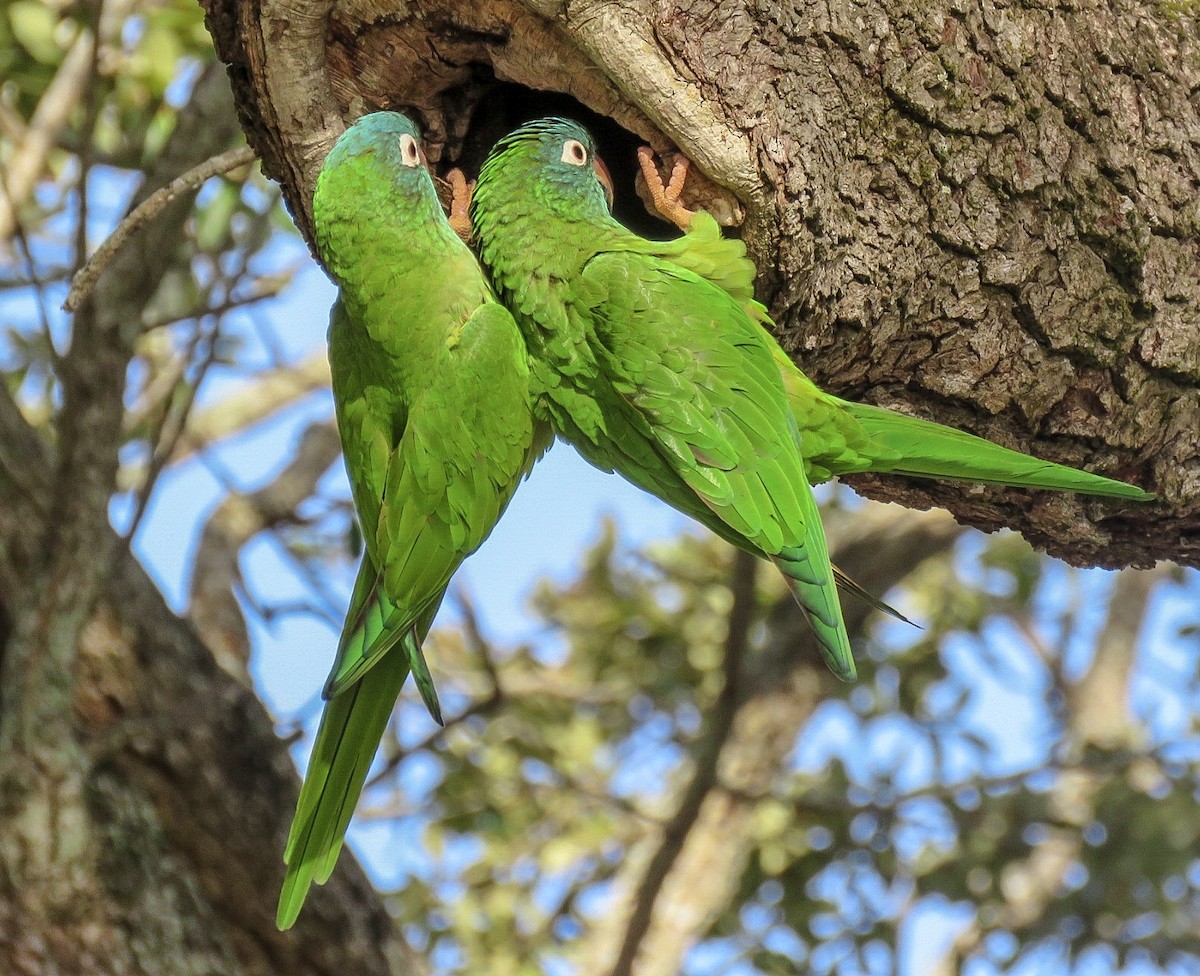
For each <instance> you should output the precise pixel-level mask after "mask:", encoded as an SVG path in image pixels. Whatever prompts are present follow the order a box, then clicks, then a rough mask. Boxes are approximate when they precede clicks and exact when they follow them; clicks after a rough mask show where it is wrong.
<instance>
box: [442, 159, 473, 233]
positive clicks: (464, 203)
mask: <svg viewBox="0 0 1200 976" xmlns="http://www.w3.org/2000/svg"><path fill="white" fill-rule="evenodd" d="M446 182H447V183H449V184H450V191H451V197H450V226H451V227H452V228H454V233H456V234H457V235H458V236H459V237H461V238H462V239H463V242H464V243H470V240H471V215H470V208H471V194H472V193H473V192H474V191H475V183H474V181H472V182H470V183H468V182H467V178H466V177H465V176H463V171H462V170H461V169H458V168H457V167H455V168H454V169H452V170H450V172H449V173H447V174H446Z"/></svg>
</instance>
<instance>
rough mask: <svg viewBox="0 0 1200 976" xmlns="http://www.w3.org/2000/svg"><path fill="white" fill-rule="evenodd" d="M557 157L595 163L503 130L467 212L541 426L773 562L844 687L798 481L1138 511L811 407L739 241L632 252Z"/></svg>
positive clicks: (1019, 468)
mask: <svg viewBox="0 0 1200 976" xmlns="http://www.w3.org/2000/svg"><path fill="white" fill-rule="evenodd" d="M572 142H577V143H579V144H580V146H581V147H582V148H583V150H584V152H585V155H586V156H587V158H588V160H590V159H591V158H592V156H593V154H594V150H593V145H592V141H591V138H590V137H589V136H588V134H587V133H586V131H584V130H583V129H582V128H581V127H579V126H577V125H576V124H574V123H571V122H568V121H565V120H561V119H544V120H541V121H539V122H533V123H530V124H528V125H526V126H523V127H522V128H521V129H518V130H517V131H516V132H514V133H512V134H511V135H509V136H507V137H506V138H505V139H503V140H501V142H500V143H499V144H498V145H497V147H496V148H495V149H494V150H493V152H492V154H491V155H490V156H489V158H488V161H487V162H486V163H485V164H484V168H483V172H482V173H481V174H480V179H479V184H478V186H477V187H476V191H475V200H474V204H473V216H474V224H475V229H476V232H477V234H478V236H479V239H480V244H481V251H482V257H483V261H484V264H485V266H487V267H488V269H489V270H490V272H491V274H492V277H493V281H494V283H495V284H496V286H497V290H498V291H499V292H500V294H501V296H502V297H503V298H504V300H505V301H506V303H507V304H508V305H509V307H510V308H511V309H512V310H513V312H514V314H515V315H516V317H517V321H518V323H519V324H520V325H521V328H522V331H523V333H524V334H525V337H526V340H527V342H528V344H529V348H530V353H531V359H532V362H531V369H532V373H533V383H534V389H535V393H536V394H537V395H538V404H539V409H541V410H543V411H544V412H545V413H546V415H547V416H548V417H549V418H550V419H551V420H552V422H553V423H554V424H555V426H556V428H557V429H558V430H559V432H560V433H561V434H562V436H563V437H564V438H565V439H567V440H569V441H570V442H571V443H573V444H574V445H575V446H576V447H577V448H578V449H579V450H580V452H581V453H582V454H583V455H584V456H585V457H586V458H587V459H588V460H589V461H591V462H592V463H594V464H596V465H597V466H599V467H601V468H605V469H609V470H617V471H619V472H621V473H622V474H624V475H625V476H626V477H627V478H629V479H630V480H631V481H633V482H634V483H635V484H638V485H639V486H641V487H642V488H645V489H646V490H648V491H650V492H652V493H654V494H656V495H658V496H659V497H660V498H662V499H664V500H665V501H667V502H669V503H670V504H672V505H673V506H675V507H676V508H679V509H680V510H682V511H684V512H686V513H687V514H690V515H692V516H693V517H695V518H697V519H698V520H699V521H701V522H703V523H704V524H705V525H707V526H708V527H709V528H711V529H712V530H713V531H715V532H717V533H718V534H719V535H721V536H723V537H724V538H726V539H728V540H729V541H731V542H734V543H735V544H737V545H740V546H742V547H743V548H746V549H749V550H750V551H753V552H757V553H759V554H760V555H766V556H768V557H770V558H772V559H773V560H774V561H775V563H776V565H778V566H779V567H780V568H781V569H782V570H783V572H784V574H785V576H787V577H788V578H789V581H790V582H791V584H792V587H793V591H794V592H795V594H796V596H797V598H798V599H799V601H800V603H801V605H802V606H803V607H804V608H805V609H806V610H807V611H808V613H809V618H810V620H811V621H812V622H813V625H814V629H815V631H816V633H817V637H818V639H819V641H820V643H821V645H822V648H823V651H824V653H825V657H826V660H827V661H828V662H829V664H830V665H831V667H832V669H833V670H834V671H835V673H838V674H839V675H840V676H841V677H844V678H852V677H853V676H854V673H855V671H854V665H853V660H852V659H851V658H850V654H849V646H848V642H847V641H846V638H845V632H844V628H843V627H842V623H841V616H840V609H839V608H838V606H837V598H836V594H835V592H834V591H833V587H832V584H831V582H830V571H829V567H828V553H827V550H826V544H825V538H824V534H823V531H822V529H821V526H820V520H819V517H818V514H817V510H816V506H815V503H814V501H813V499H812V495H811V493H810V492H809V490H808V485H809V483H810V482H811V483H814V484H815V483H817V482H820V481H824V480H826V479H828V478H829V477H831V476H833V475H838V474H850V473H857V472H866V471H873V472H881V473H882V472H892V473H898V474H909V475H917V476H924V477H935V478H954V479H962V480H972V481H988V482H994V483H998V484H1006V485H1016V486H1023V487H1042V488H1058V489H1064V490H1070V491H1083V492H1090V493H1093V494H1100V495H1111V496H1115V497H1120V498H1126V499H1131V500H1145V499H1148V498H1151V497H1153V496H1151V495H1148V494H1147V493H1146V492H1144V491H1142V490H1141V489H1140V488H1135V487H1133V486H1131V485H1126V484H1123V483H1122V482H1118V481H1113V480H1111V479H1108V478H1103V477H1101V476H1099V475H1092V474H1089V473H1087V472H1083V471H1077V470H1075V469H1073V468H1068V467H1066V466H1063V465H1057V464H1052V463H1050V462H1044V461H1039V460H1037V459H1034V458H1030V457H1028V456H1027V455H1024V454H1021V453H1019V452H1017V451H1011V450H1008V449H1007V448H1002V447H1000V446H998V445H996V444H992V443H990V442H988V441H986V440H983V439H981V438H978V437H974V436H973V435H970V434H966V433H964V432H962V431H957V430H953V429H951V428H948V427H943V426H941V425H939V424H934V423H930V422H928V421H923V420H918V419H915V418H911V417H906V416H903V415H901V414H898V413H895V412H893V411H888V410H884V409H881V408H878V407H872V406H867V405H864V404H855V403H850V402H847V401H845V400H841V399H839V398H838V397H834V396H831V395H829V394H827V393H824V392H823V391H821V390H820V389H818V388H817V387H816V386H815V385H814V384H813V383H812V382H811V381H809V380H808V378H807V377H805V376H804V374H803V373H801V372H800V370H799V369H798V368H797V367H796V366H795V364H794V363H792V361H791V359H790V358H789V357H788V356H787V354H786V353H785V352H784V351H783V350H782V349H781V348H780V347H779V345H778V343H776V342H775V340H774V339H773V338H771V337H770V335H769V334H768V332H767V331H766V329H765V328H761V327H762V326H765V327H767V328H770V327H771V325H772V323H771V321H770V318H769V317H768V315H767V313H766V310H765V309H764V308H763V307H762V306H761V305H759V304H758V303H757V302H756V301H754V298H753V279H754V266H753V264H752V263H751V262H750V261H749V260H748V259H747V258H746V256H745V250H744V248H743V246H742V244H741V242H739V241H732V240H724V239H722V237H721V235H720V230H719V228H718V227H717V225H716V222H715V221H714V220H713V219H712V218H711V217H710V216H709V215H707V214H703V213H701V214H698V215H697V217H696V219H695V221H694V223H693V226H692V228H691V230H690V232H689V233H688V234H687V235H685V236H684V237H683V238H680V239H678V240H676V241H670V242H666V243H658V242H652V241H646V240H643V239H642V238H639V237H637V236H635V235H633V234H632V233H630V232H629V231H628V230H626V229H625V228H624V227H622V226H621V225H620V224H619V223H617V222H616V221H615V220H613V219H612V217H611V216H610V215H609V213H608V207H607V204H606V200H605V192H604V188H603V187H602V185H601V182H600V177H599V176H598V174H597V173H596V172H593V170H592V169H590V168H588V167H585V166H580V165H576V164H575V162H574V161H573V157H572V156H570V154H569V145H570V143H572ZM731 353H733V355H731ZM768 374H771V375H768ZM781 394H782V400H783V404H784V406H783V408H782V410H781V408H780V399H781ZM797 442H798V448H797V446H796V445H797ZM797 450H798V452H799V454H800V456H801V458H800V461H799V466H798V465H797V462H796V461H795V458H794V457H793V453H794V452H795V451H797Z"/></svg>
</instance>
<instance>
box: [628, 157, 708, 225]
mask: <svg viewBox="0 0 1200 976" xmlns="http://www.w3.org/2000/svg"><path fill="white" fill-rule="evenodd" d="M637 154H638V163H639V165H640V166H641V167H642V176H643V177H644V178H645V180H646V188H647V189H648V190H649V191H650V198H651V199H652V200H653V201H654V209H655V210H657V211H658V212H659V213H660V214H662V216H664V217H665V218H666V219H667V220H669V221H671V223H673V224H674V225H675V226H676V227H678V228H679V229H680V230H684V231H686V230H687V229H688V228H689V227H691V226H692V218H693V217H695V216H696V211H695V210H688V208H687V207H685V206H684V205H683V204H681V203H680V202H679V194H680V193H682V192H683V184H684V182H685V181H686V180H687V173H688V166H689V163H688V161H687V157H685V156H683V155H679V156H676V157H675V165H674V166H673V167H672V169H671V179H670V181H669V182H668V183H667V184H666V186H664V185H663V181H662V177H661V176H659V175H658V167H657V166H656V165H655V164H654V150H653V149H651V148H650V147H649V146H642V147H641V148H640V149H638V152H637Z"/></svg>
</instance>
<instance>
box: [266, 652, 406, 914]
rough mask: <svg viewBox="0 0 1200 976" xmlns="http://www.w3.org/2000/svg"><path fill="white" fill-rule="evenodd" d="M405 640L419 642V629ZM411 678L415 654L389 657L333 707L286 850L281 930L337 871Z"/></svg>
mask: <svg viewBox="0 0 1200 976" xmlns="http://www.w3.org/2000/svg"><path fill="white" fill-rule="evenodd" d="M405 640H406V641H412V642H413V643H415V642H416V638H415V636H413V635H412V634H409V636H408V637H407V638H406V639H405ZM407 677H408V655H407V654H404V653H393V654H386V655H384V657H383V659H382V660H380V661H379V663H378V664H377V665H376V666H375V667H373V668H371V670H370V671H368V672H367V673H366V674H365V675H363V677H362V679H361V680H359V681H358V682H357V683H356V684H355V685H354V686H353V687H352V688H350V689H349V690H348V691H347V692H346V693H345V694H342V695H339V696H338V697H337V698H334V699H333V700H332V701H330V702H328V703H327V704H326V706H325V712H324V714H323V715H322V716H321V725H320V728H318V729H317V738H316V741H315V743H314V744H313V751H312V758H311V759H310V760H309V764H308V772H307V773H306V774H305V777H304V785H303V786H302V787H301V788H300V799H299V801H298V802H297V804H296V814H295V816H294V817H293V818H292V829H291V832H290V833H289V834H288V841H287V847H286V848H285V849H284V854H283V860H284V863H285V864H286V865H287V873H286V875H285V876H284V879H283V889H282V890H281V891H280V893H279V910H278V913H277V914H276V917H275V922H276V924H277V925H278V926H279V928H280V929H281V930H282V929H289V928H291V927H292V924H293V923H294V922H295V921H296V916H297V915H299V914H300V909H301V907H302V906H303V905H304V899H305V898H306V897H307V896H308V889H309V887H310V886H311V885H312V883H313V882H314V881H315V882H316V883H317V884H324V883H325V882H326V881H328V880H329V876H330V874H332V873H333V866H334V865H335V864H336V863H337V859H338V854H339V853H340V852H341V849H342V839H343V838H344V837H345V836H346V828H347V827H348V826H349V825H350V818H351V816H353V814H354V808H355V806H356V805H357V804H358V798H359V796H360V795H361V793H362V789H363V785H364V784H365V783H366V781H367V771H368V770H369V769H370V768H371V760H372V759H373V758H374V757H375V750H376V749H377V748H378V747H379V741H380V739H382V738H383V731H384V729H385V728H386V727H387V723H388V719H389V718H390V717H391V714H392V709H393V707H394V706H395V704H396V699H397V698H398V697H399V695H400V689H401V688H402V687H403V686H404V679H405V678H407Z"/></svg>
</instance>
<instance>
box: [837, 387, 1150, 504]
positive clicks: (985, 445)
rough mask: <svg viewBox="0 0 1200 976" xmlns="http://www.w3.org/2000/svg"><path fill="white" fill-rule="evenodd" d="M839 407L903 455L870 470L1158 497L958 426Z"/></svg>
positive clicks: (852, 406)
mask: <svg viewBox="0 0 1200 976" xmlns="http://www.w3.org/2000/svg"><path fill="white" fill-rule="evenodd" d="M837 403H838V405H839V406H841V407H842V408H843V409H845V410H846V411H847V412H848V413H849V414H850V415H851V416H852V417H853V418H854V419H855V420H857V421H858V423H859V424H860V425H861V426H862V428H863V429H864V430H865V431H866V433H867V434H868V435H869V436H870V437H871V438H872V439H873V440H874V441H876V442H877V443H879V444H881V445H882V446H884V447H886V448H887V449H888V450H889V451H894V452H896V454H898V455H899V457H898V458H896V459H895V460H891V459H889V460H880V461H878V462H876V463H872V464H871V465H870V467H869V469H868V470H870V471H876V472H887V473H893V474H905V475H913V476H915V477H921V478H946V479H953V480H958V481H981V482H987V483H991V484H998V485H1012V486H1015V487H1021V488H1051V489H1056V490H1059V491H1078V492H1084V493H1086V494H1091V495H1107V496H1110V497H1113V498H1127V499H1131V500H1135V501H1149V500H1151V499H1152V498H1154V496H1153V495H1152V494H1150V493H1149V492H1146V491H1143V490H1142V489H1141V488H1138V487H1135V486H1134V485H1128V484H1125V483H1124V482H1123V481H1114V480H1113V479H1112V478H1105V477H1102V476H1101V475H1098V474H1090V473H1089V472H1087V471H1080V470H1078V469H1076V468H1071V467H1067V466H1066V465H1064V464H1055V463H1054V462H1052V461H1042V460H1039V459H1038V458H1034V457H1030V456H1029V455H1027V454H1022V453H1021V452H1020V451H1013V450H1010V449H1009V448H1007V447H1001V446H1000V445H999V444H993V443H992V442H991V441H988V440H984V439H983V438H982V437H976V436H975V435H974V434H968V433H967V432H966V431H962V430H955V429H954V428H953V427H946V426H943V425H942V424H937V423H933V422H932V421H929V420H921V419H919V418H917V417H908V416H905V415H904V414H900V413H896V412H895V411H892V410H886V409H884V408H882V407H873V406H870V405H869V404H865V403H850V402H849V401H846V400H838V401H837Z"/></svg>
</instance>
